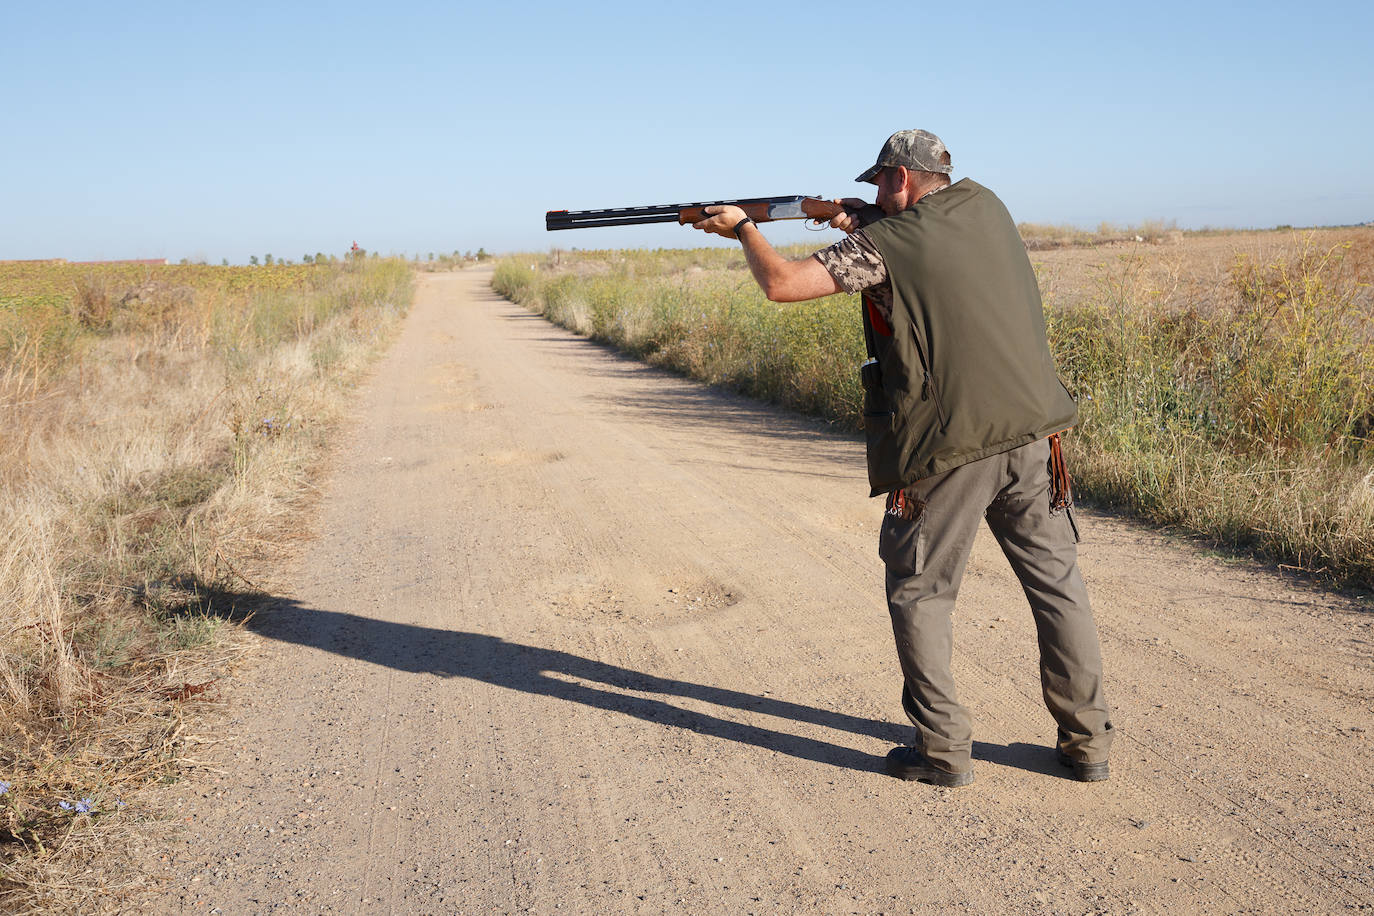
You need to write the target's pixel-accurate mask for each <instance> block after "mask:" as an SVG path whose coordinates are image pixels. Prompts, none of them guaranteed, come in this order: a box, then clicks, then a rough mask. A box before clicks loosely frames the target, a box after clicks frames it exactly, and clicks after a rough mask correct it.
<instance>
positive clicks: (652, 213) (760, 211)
mask: <svg viewBox="0 0 1374 916" xmlns="http://www.w3.org/2000/svg"><path fill="white" fill-rule="evenodd" d="M723 205H730V206H735V207H739V208H740V209H741V210H743V211H744V212H745V214H747V215H748V216H749V218H750V219H752V220H753V221H754V222H756V223H767V222H772V221H773V220H780V219H814V220H821V221H825V222H828V221H830V220H831V219H834V218H835V217H836V216H838V215H839V214H840V213H842V212H844V207H841V206H840V205H839V204H837V203H834V202H833V201H829V200H824V199H823V198H820V197H801V196H794V197H751V198H748V199H745V200H708V201H703V202H700V203H694V204H661V205H656V206H649V207H616V208H611V209H606V210H550V211H548V212H547V213H545V214H544V228H545V229H546V230H548V231H550V232H552V231H554V230H555V229H588V228H591V227H593V226H635V225H640V224H643V223H683V224H686V223H695V222H699V221H701V220H703V219H705V218H706V217H707V213H706V208H707V207H715V206H723Z"/></svg>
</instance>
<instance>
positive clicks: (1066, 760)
mask: <svg viewBox="0 0 1374 916" xmlns="http://www.w3.org/2000/svg"><path fill="white" fill-rule="evenodd" d="M1059 763H1060V765H1061V766H1066V767H1069V768H1070V769H1072V770H1073V778H1074V779H1076V780H1078V781H1079V782H1105V781H1106V780H1107V779H1108V778H1110V776H1111V774H1110V773H1109V772H1108V771H1107V761H1105V760H1099V761H1098V762H1097V763H1088V761H1086V760H1074V759H1073V758H1072V757H1070V756H1069V755H1068V754H1066V753H1064V752H1063V751H1060V752H1059Z"/></svg>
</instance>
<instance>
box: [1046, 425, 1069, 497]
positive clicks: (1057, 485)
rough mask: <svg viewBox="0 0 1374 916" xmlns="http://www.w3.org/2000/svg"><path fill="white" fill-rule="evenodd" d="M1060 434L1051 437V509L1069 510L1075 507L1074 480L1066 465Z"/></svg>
mask: <svg viewBox="0 0 1374 916" xmlns="http://www.w3.org/2000/svg"><path fill="white" fill-rule="evenodd" d="M1059 435H1060V434H1059V433H1055V434H1054V435H1052V436H1050V508H1051V509H1054V510H1056V511H1057V510H1059V509H1067V508H1069V507H1070V506H1072V505H1073V478H1072V477H1070V476H1069V469H1068V467H1066V466H1065V464H1064V449H1063V448H1062V447H1061V446H1060V444H1059Z"/></svg>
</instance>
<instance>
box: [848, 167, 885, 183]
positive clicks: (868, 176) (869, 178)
mask: <svg viewBox="0 0 1374 916" xmlns="http://www.w3.org/2000/svg"><path fill="white" fill-rule="evenodd" d="M882 170H883V167H882V166H881V165H875V166H872V167H870V168H868V169H865V170H864V173H863V174H862V175H860V176H859V177H858V178H855V179H854V180H855V181H866V182H868V183H869V184H877V182H876V181H874V180H873V176H874V175H877V174H878V173H879V172H881V171H882Z"/></svg>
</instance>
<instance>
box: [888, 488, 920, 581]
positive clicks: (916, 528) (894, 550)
mask: <svg viewBox="0 0 1374 916" xmlns="http://www.w3.org/2000/svg"><path fill="white" fill-rule="evenodd" d="M907 498H908V499H910V497H907ZM925 521H926V519H925V504H924V503H918V504H917V510H916V511H915V512H914V513H913V514H912V517H911V518H909V519H908V518H902V517H901V516H900V515H897V514H894V513H892V512H888V513H886V514H884V515H883V525H882V528H881V530H880V531H879V532H878V556H879V557H881V558H882V560H883V564H884V565H885V566H886V567H887V571H888V572H889V573H890V574H891V575H894V576H897V577H898V578H902V579H906V578H910V577H911V576H919V575H920V574H921V570H922V569H924V568H925V559H926V524H925Z"/></svg>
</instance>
